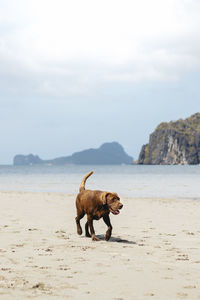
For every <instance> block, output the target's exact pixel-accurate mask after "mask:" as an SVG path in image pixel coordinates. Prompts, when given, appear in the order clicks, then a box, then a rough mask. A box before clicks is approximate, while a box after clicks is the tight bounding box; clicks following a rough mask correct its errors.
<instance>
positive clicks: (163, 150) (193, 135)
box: [136, 113, 200, 165]
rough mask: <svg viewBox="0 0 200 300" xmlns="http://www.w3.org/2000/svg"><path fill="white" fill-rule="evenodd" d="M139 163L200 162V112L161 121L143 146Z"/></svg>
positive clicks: (187, 163) (173, 163)
mask: <svg viewBox="0 0 200 300" xmlns="http://www.w3.org/2000/svg"><path fill="white" fill-rule="evenodd" d="M136 163H137V164H145V165H177V164H182V165H196V164H200V113H196V114H194V115H192V116H191V117H189V118H187V119H185V120H182V119H180V120H178V121H171V122H169V123H161V124H160V125H159V126H158V127H157V128H156V130H155V131H154V132H153V133H152V134H151V135H150V138H149V143H148V144H146V145H143V146H142V149H141V152H140V155H139V158H138V161H137V162H136Z"/></svg>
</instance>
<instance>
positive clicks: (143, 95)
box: [0, 0, 200, 164]
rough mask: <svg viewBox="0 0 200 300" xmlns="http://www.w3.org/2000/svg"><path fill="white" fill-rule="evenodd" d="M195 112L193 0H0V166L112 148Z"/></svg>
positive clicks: (198, 104)
mask: <svg viewBox="0 0 200 300" xmlns="http://www.w3.org/2000/svg"><path fill="white" fill-rule="evenodd" d="M198 111H200V1H199V0H151V1H149V0H140V1H138V0H130V1H129V0H101V1H97V0H84V1H83V0H73V1H71V0H69V1H68V0H17V1H16V0H0V112H1V118H0V122H1V124H0V134H1V150H0V164H11V163H12V159H13V156H14V155H15V154H19V153H20V154H29V153H33V154H38V155H39V156H40V157H41V158H43V159H48V158H54V157H59V156H63V155H70V154H71V153H73V152H75V151H80V150H83V149H86V148H96V147H99V146H100V145H101V144H102V143H103V142H109V141H118V142H119V143H121V144H122V145H123V146H124V148H125V150H126V151H127V152H128V154H129V155H132V156H133V157H134V158H135V159H137V157H138V154H139V151H140V149H141V146H142V144H144V143H147V142H148V137H149V134H150V133H151V132H152V131H153V130H154V129H155V127H156V126H157V125H158V124H159V123H160V122H162V121H170V120H176V119H179V118H186V117H188V116H190V115H191V114H193V113H195V112H198Z"/></svg>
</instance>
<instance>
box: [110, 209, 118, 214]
mask: <svg viewBox="0 0 200 300" xmlns="http://www.w3.org/2000/svg"><path fill="white" fill-rule="evenodd" d="M110 212H111V213H112V214H113V215H118V214H119V213H120V211H119V210H118V209H115V210H114V209H112V208H110Z"/></svg>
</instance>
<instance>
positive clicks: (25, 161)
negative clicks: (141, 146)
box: [13, 142, 133, 166]
mask: <svg viewBox="0 0 200 300" xmlns="http://www.w3.org/2000/svg"><path fill="white" fill-rule="evenodd" d="M132 163H133V158H132V157H131V156H129V155H128V154H127V153H126V152H125V151H124V148H123V147H122V146H121V145H120V144H119V143H117V142H111V143H104V144H103V145H101V146H100V147H99V148H98V149H93V148H91V149H87V150H83V151H80V152H76V153H74V154H72V155H71V156H64V157H58V158H55V159H51V160H42V159H41V158H40V157H39V156H38V155H33V154H29V155H22V154H18V155H16V156H15V157H14V159H13V164H14V165H15V166H16V165H18V166H19V165H35V164H51V165H64V164H82V165H83V164H85V165H89V164H91V165H92V164H94V165H95V164H96V165H119V164H132Z"/></svg>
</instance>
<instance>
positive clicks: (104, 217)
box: [103, 215, 112, 241]
mask: <svg viewBox="0 0 200 300" xmlns="http://www.w3.org/2000/svg"><path fill="white" fill-rule="evenodd" d="M103 220H104V222H105V223H106V225H107V226H108V230H107V231H106V235H105V240H106V241H108V240H109V239H110V237H111V234H112V225H111V223H110V217H109V215H104V216H103Z"/></svg>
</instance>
